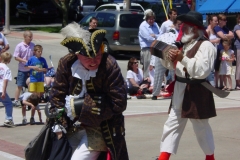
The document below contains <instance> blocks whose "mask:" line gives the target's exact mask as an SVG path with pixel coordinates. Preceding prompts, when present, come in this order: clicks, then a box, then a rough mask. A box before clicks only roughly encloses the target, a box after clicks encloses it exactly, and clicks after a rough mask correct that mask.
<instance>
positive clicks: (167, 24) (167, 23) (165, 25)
mask: <svg viewBox="0 0 240 160" xmlns="http://www.w3.org/2000/svg"><path fill="white" fill-rule="evenodd" d="M172 26H173V22H172V21H171V20H169V19H168V20H167V21H165V22H163V23H162V25H161V28H160V35H161V34H164V33H166V32H168V31H169V29H171V28H172Z"/></svg>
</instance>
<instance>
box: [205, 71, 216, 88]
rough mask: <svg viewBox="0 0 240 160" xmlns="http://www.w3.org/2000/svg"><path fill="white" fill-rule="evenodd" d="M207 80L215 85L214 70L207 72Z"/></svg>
mask: <svg viewBox="0 0 240 160" xmlns="http://www.w3.org/2000/svg"><path fill="white" fill-rule="evenodd" d="M206 79H207V81H209V82H210V84H211V85H212V86H213V87H215V81H214V72H213V71H211V73H210V74H209V76H208V77H207V78H206Z"/></svg>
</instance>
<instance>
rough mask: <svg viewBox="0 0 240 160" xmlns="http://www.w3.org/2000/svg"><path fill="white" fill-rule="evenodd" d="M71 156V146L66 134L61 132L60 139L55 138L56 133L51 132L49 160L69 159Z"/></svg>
mask: <svg viewBox="0 0 240 160" xmlns="http://www.w3.org/2000/svg"><path fill="white" fill-rule="evenodd" d="M71 157H72V147H71V145H70V143H69V142H68V139H67V136H66V134H65V133H63V136H62V137H61V138H60V139H57V136H56V134H53V137H52V148H51V153H50V156H49V160H70V159H71Z"/></svg>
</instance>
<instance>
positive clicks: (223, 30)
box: [213, 26, 229, 51]
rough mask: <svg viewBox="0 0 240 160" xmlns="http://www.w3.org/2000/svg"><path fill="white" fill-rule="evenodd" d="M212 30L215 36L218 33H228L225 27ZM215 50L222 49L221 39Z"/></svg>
mask: <svg viewBox="0 0 240 160" xmlns="http://www.w3.org/2000/svg"><path fill="white" fill-rule="evenodd" d="M213 30H214V32H215V33H216V34H217V33H218V32H220V31H222V32H223V34H228V33H229V29H228V28H227V27H225V26H224V27H223V28H221V27H219V26H216V27H214V29H213ZM217 49H218V50H219V51H220V50H222V49H223V45H222V39H221V41H220V43H219V45H218V48H217Z"/></svg>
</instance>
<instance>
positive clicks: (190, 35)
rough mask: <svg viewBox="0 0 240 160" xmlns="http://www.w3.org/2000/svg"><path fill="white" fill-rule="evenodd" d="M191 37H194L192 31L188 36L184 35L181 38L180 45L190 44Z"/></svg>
mask: <svg viewBox="0 0 240 160" xmlns="http://www.w3.org/2000/svg"><path fill="white" fill-rule="evenodd" d="M193 37H194V33H193V32H192V31H191V32H190V33H189V34H185V33H184V34H183V36H182V39H181V42H182V43H187V42H190V41H191V40H192V38H193Z"/></svg>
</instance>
